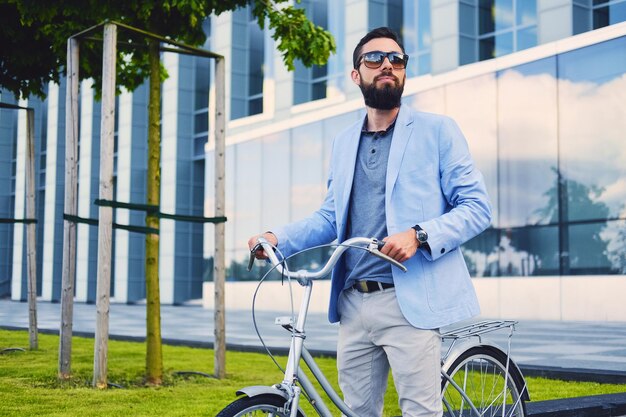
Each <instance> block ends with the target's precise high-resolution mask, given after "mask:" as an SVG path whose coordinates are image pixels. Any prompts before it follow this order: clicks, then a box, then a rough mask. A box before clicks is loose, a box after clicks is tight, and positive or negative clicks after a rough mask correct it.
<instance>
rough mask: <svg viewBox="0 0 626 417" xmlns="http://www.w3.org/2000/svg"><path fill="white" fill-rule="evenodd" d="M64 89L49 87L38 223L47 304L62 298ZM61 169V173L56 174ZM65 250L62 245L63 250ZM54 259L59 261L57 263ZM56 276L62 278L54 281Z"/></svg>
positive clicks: (44, 296) (52, 84) (50, 84)
mask: <svg viewBox="0 0 626 417" xmlns="http://www.w3.org/2000/svg"><path fill="white" fill-rule="evenodd" d="M60 90H61V86H59V85H58V84H55V83H53V82H51V83H49V84H48V97H47V104H48V124H47V126H46V131H47V135H48V138H47V146H46V178H45V183H46V188H45V189H46V191H45V198H44V201H43V202H42V201H40V202H39V204H42V203H43V204H44V207H45V208H44V218H43V219H39V221H43V222H44V228H43V261H42V266H41V277H42V280H41V298H42V299H43V300H46V301H57V300H58V299H59V296H60V290H61V286H60V285H61V282H60V273H58V272H57V269H59V270H60V264H61V256H60V254H56V253H55V249H57V248H55V246H56V245H55V243H56V240H57V239H56V235H57V232H59V231H58V230H57V222H56V219H57V217H58V211H59V210H61V211H62V210H63V193H58V192H57V191H58V190H57V188H59V187H58V184H57V182H58V178H57V176H58V175H60V176H61V178H64V174H65V173H64V172H62V168H63V167H64V166H65V162H64V161H65V153H64V152H60V151H64V149H65V146H63V147H62V148H61V149H59V146H58V145H59V144H58V138H59V123H60V120H61V119H64V117H65V115H64V113H63V112H64V108H63V109H62V108H60V107H61V99H62V97H61V91H60ZM59 152H60V154H61V155H60V156H61V158H62V160H63V163H62V164H59V163H58V162H59V161H58V160H57V158H58V156H59V155H58V154H59ZM59 168H61V172H57V171H58V170H59ZM60 188H61V190H62V189H63V188H62V187H60ZM62 226H63V219H62V218H61V222H60V232H59V233H60V234H61V241H62V236H63V227H62ZM59 249H61V250H62V246H60V248H59ZM55 256H56V258H58V260H57V261H55ZM55 264H59V268H55V266H56V265H55ZM55 275H58V276H59V279H57V280H56V281H57V282H55Z"/></svg>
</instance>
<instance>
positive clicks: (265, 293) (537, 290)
mask: <svg viewBox="0 0 626 417" xmlns="http://www.w3.org/2000/svg"><path fill="white" fill-rule="evenodd" d="M472 282H473V283H474V287H475V288H476V292H477V294H478V298H479V300H480V305H481V310H482V313H481V315H482V316H483V317H488V318H503V319H519V320H524V319H528V320H564V321H619V322H626V276H624V275H615V276H584V277H573V276H568V277H505V278H474V279H473V280H472ZM257 286H258V282H228V283H226V309H227V310H250V307H251V305H252V298H253V295H254V292H255V290H256V288H257ZM292 291H293V294H294V308H295V310H296V311H297V309H298V308H299V306H300V300H301V294H302V287H301V286H300V285H299V284H298V283H296V282H293V283H292ZM289 293H290V292H289V285H288V283H287V281H285V284H281V283H280V282H275V281H272V282H266V283H263V284H262V285H261V288H260V290H259V292H258V294H257V300H256V309H257V310H259V311H262V310H263V311H290V309H291V307H290V301H289ZM329 293H330V281H329V280H324V281H318V282H315V283H314V286H313V295H312V298H311V303H310V308H309V311H310V312H316V313H320V312H326V311H327V306H328V297H329ZM213 294H214V291H213V283H212V282H205V283H204V288H203V300H202V301H203V306H204V308H208V309H213V306H214V304H213V302H214V300H213Z"/></svg>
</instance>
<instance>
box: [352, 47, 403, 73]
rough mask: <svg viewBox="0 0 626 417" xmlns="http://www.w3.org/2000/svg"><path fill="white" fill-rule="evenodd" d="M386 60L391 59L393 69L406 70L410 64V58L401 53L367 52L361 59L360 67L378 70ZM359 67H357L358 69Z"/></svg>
mask: <svg viewBox="0 0 626 417" xmlns="http://www.w3.org/2000/svg"><path fill="white" fill-rule="evenodd" d="M385 58H387V59H389V62H390V63H391V66H392V67H393V69H405V68H406V64H407V63H408V62H409V56H408V55H407V54H403V53H401V52H382V51H372V52H366V53H364V54H363V55H361V56H360V57H359V61H360V62H359V65H360V64H364V65H365V66H366V67H367V68H370V69H376V68H379V67H380V66H381V65H383V62H385ZM359 65H357V68H358V66H359Z"/></svg>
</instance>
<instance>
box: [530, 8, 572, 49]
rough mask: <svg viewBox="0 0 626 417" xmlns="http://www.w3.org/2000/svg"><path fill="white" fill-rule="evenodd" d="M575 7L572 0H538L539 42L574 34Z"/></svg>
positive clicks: (542, 42)
mask: <svg viewBox="0 0 626 417" xmlns="http://www.w3.org/2000/svg"><path fill="white" fill-rule="evenodd" d="M573 7H574V6H573V4H572V0H551V1H538V2H537V44H539V45H541V44H544V43H547V42H552V41H556V40H558V39H563V38H566V37H568V36H572V34H573Z"/></svg>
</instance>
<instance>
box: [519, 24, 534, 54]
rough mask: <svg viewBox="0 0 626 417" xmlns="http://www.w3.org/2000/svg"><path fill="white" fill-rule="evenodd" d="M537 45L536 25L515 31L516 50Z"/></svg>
mask: <svg viewBox="0 0 626 417" xmlns="http://www.w3.org/2000/svg"><path fill="white" fill-rule="evenodd" d="M533 46H537V26H533V27H530V28H526V29H522V30H519V31H518V32H517V47H516V50H517V51H521V50H524V49H528V48H532V47H533Z"/></svg>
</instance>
